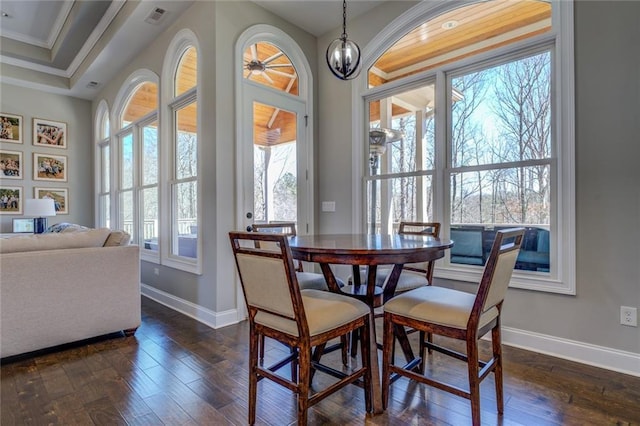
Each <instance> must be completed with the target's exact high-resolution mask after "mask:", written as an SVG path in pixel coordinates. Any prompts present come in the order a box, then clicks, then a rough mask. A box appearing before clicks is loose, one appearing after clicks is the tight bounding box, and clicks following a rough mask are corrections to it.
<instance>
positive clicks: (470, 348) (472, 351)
mask: <svg viewBox="0 0 640 426" xmlns="http://www.w3.org/2000/svg"><path fill="white" fill-rule="evenodd" d="M467 357H468V359H467V367H468V369H469V393H470V395H469V397H470V398H469V399H470V400H471V423H472V424H473V426H480V378H479V377H478V341H477V340H475V339H469V338H467Z"/></svg>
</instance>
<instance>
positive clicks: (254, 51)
mask: <svg viewBox="0 0 640 426" xmlns="http://www.w3.org/2000/svg"><path fill="white" fill-rule="evenodd" d="M242 61H243V69H244V70H243V73H242V76H243V77H244V78H245V79H247V80H251V81H255V82H256V83H260V84H263V85H265V86H267V87H271V88H274V89H276V90H280V91H283V92H286V93H290V94H292V95H297V94H298V74H297V72H296V69H295V67H294V66H293V64H292V63H291V59H289V57H288V56H287V55H286V54H285V53H284V52H283V51H282V50H280V48H279V47H278V46H275V45H274V44H271V43H267V42H265V41H258V42H255V43H251V44H250V45H249V46H248V47H247V48H246V49H245V50H244V53H243V55H242Z"/></svg>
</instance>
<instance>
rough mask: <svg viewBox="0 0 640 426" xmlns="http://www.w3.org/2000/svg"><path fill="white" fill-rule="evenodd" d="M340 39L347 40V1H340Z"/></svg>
mask: <svg viewBox="0 0 640 426" xmlns="http://www.w3.org/2000/svg"><path fill="white" fill-rule="evenodd" d="M342 38H343V39H344V40H346V39H347V0H342Z"/></svg>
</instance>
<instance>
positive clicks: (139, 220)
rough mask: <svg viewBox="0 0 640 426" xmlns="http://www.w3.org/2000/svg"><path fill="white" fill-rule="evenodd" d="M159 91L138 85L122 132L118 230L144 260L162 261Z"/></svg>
mask: <svg viewBox="0 0 640 426" xmlns="http://www.w3.org/2000/svg"><path fill="white" fill-rule="evenodd" d="M157 108H158V87H157V84H156V83H152V82H144V83H140V84H138V85H137V86H136V87H135V89H134V90H133V93H132V94H131V95H130V97H129V100H128V102H127V103H126V106H125V108H124V110H123V113H122V116H121V119H120V131H118V133H117V135H116V137H117V143H118V161H117V164H118V166H119V167H118V176H117V179H116V182H117V203H118V204H117V205H118V208H117V212H118V226H119V227H120V228H122V229H124V230H125V231H127V232H128V233H129V234H131V240H132V241H133V242H134V243H135V244H138V245H139V246H140V247H141V248H142V254H141V256H142V258H144V259H146V260H155V261H157V258H158V237H159V233H158V221H159V209H158V170H159V167H158V152H159V151H158V109H157Z"/></svg>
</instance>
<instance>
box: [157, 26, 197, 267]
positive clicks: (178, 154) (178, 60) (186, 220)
mask: <svg viewBox="0 0 640 426" xmlns="http://www.w3.org/2000/svg"><path fill="white" fill-rule="evenodd" d="M178 39H179V38H178ZM176 43H177V47H176V49H175V50H174V51H172V52H170V55H171V58H175V61H174V62H170V63H171V64H172V65H170V66H172V69H173V73H172V76H173V78H172V80H171V82H170V84H171V86H172V91H171V97H170V99H169V101H168V111H169V116H170V120H171V121H170V133H171V134H170V139H169V141H170V144H169V150H170V152H169V158H170V160H169V161H170V164H171V165H170V169H169V170H170V171H169V176H168V198H169V200H170V214H171V218H170V221H169V229H170V238H169V249H168V256H167V257H166V259H165V261H166V262H167V263H168V264H171V265H172V266H175V267H177V268H180V269H184V270H189V271H193V272H199V268H200V267H201V266H200V261H199V259H200V254H199V252H200V250H201V249H200V246H201V245H200V235H201V230H200V228H201V227H200V226H199V224H200V213H199V210H200V204H201V203H200V199H199V198H200V197H199V191H200V188H199V180H198V175H199V160H198V143H199V142H198V73H197V70H198V53H197V49H196V47H195V46H194V45H193V44H191V42H190V41H189V40H188V39H179V40H177V41H176Z"/></svg>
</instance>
